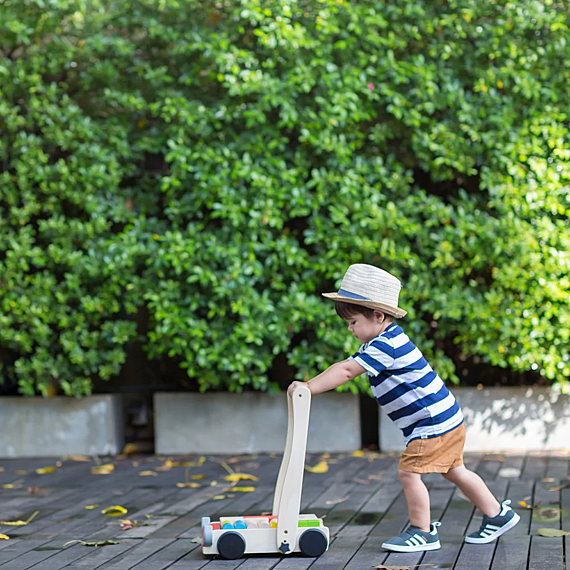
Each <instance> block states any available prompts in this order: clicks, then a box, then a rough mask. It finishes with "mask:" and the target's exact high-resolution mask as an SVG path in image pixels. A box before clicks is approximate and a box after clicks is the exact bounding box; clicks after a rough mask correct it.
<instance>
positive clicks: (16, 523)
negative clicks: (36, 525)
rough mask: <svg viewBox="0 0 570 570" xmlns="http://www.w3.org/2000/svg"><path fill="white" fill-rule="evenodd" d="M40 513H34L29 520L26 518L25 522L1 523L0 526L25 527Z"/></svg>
mask: <svg viewBox="0 0 570 570" xmlns="http://www.w3.org/2000/svg"><path fill="white" fill-rule="evenodd" d="M39 512H40V511H36V512H35V513H34V514H33V515H32V516H31V517H30V518H28V520H26V521H1V522H0V525H3V526H25V525H27V524H28V523H30V522H31V521H32V520H33V519H34V517H35V516H36V515H37V514H38V513H39Z"/></svg>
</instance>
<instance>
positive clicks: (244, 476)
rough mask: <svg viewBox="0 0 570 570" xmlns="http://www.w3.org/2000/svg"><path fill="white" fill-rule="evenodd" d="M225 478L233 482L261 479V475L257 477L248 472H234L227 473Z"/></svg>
mask: <svg viewBox="0 0 570 570" xmlns="http://www.w3.org/2000/svg"><path fill="white" fill-rule="evenodd" d="M224 479H225V480H226V481H231V482H236V481H259V477H256V476H255V475H249V474H248V473H232V474H231V475H226V476H225V477H224Z"/></svg>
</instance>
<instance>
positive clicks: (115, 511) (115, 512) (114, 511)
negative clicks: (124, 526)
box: [101, 505, 128, 517]
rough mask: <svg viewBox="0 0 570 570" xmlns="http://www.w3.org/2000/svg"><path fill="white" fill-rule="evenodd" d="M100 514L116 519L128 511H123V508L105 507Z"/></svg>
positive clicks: (118, 506) (117, 506)
mask: <svg viewBox="0 0 570 570" xmlns="http://www.w3.org/2000/svg"><path fill="white" fill-rule="evenodd" d="M101 513H102V514H104V515H107V516H108V517H118V516H120V515H124V514H126V513H128V511H127V509H125V507H121V506H120V505H116V506H114V507H107V508H106V509H103V510H102V511H101Z"/></svg>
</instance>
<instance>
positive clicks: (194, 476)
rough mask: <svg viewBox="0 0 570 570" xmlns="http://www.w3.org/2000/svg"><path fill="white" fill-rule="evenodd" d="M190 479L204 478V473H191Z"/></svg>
mask: <svg viewBox="0 0 570 570" xmlns="http://www.w3.org/2000/svg"><path fill="white" fill-rule="evenodd" d="M190 478H191V479H205V478H206V475H192V477H190Z"/></svg>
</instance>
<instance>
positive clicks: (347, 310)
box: [334, 301, 390, 321]
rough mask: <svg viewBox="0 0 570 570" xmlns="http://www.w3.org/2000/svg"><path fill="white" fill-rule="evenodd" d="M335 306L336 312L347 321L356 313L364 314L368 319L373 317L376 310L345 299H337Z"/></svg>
mask: <svg viewBox="0 0 570 570" xmlns="http://www.w3.org/2000/svg"><path fill="white" fill-rule="evenodd" d="M334 308H335V311H336V314H337V315H338V316H339V317H340V318H341V319H344V320H345V321H347V320H348V319H350V317H354V315H364V316H365V317H366V318H367V319H371V318H372V315H374V310H375V309H370V308H369V307H363V306H361V305H353V304H352V303H345V302H343V301H335V302H334ZM376 310H378V309H376ZM380 312H382V311H380ZM384 315H385V316H386V317H389V316H390V315H386V314H384Z"/></svg>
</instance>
